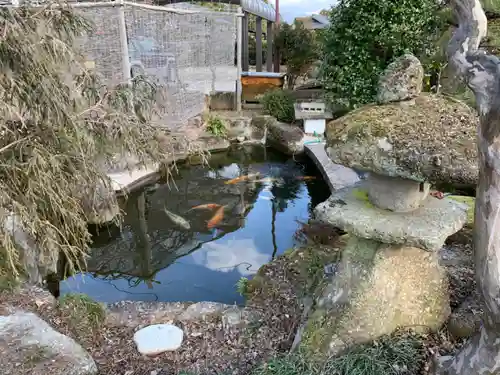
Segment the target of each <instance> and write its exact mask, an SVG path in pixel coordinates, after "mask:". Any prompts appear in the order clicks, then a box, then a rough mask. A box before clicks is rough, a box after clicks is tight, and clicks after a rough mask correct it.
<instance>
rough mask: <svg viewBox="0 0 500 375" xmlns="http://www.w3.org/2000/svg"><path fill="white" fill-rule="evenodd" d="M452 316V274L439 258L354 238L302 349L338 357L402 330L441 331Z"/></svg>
mask: <svg viewBox="0 0 500 375" xmlns="http://www.w3.org/2000/svg"><path fill="white" fill-rule="evenodd" d="M449 313H450V305H449V299H448V288H447V278H446V273H445V271H444V269H443V268H442V267H441V266H439V264H438V262H437V259H436V258H435V254H431V253H427V252H426V251H424V250H422V249H418V248H415V247H400V246H392V245H382V244H381V243H379V242H376V241H372V240H364V239H360V238H357V237H354V236H353V237H350V239H349V242H348V243H347V245H346V247H345V249H344V250H343V253H342V261H341V263H340V264H339V266H338V269H337V272H336V273H335V275H334V276H333V278H332V279H331V281H330V282H329V283H328V284H327V285H326V286H325V287H324V288H323V291H322V294H321V296H320V297H319V298H318V300H317V308H316V310H315V312H314V313H313V314H312V315H311V316H310V318H309V321H308V325H307V327H306V330H305V332H304V335H303V340H302V343H301V348H302V349H303V350H305V351H307V352H308V353H309V354H310V355H312V356H314V357H323V356H330V355H337V354H339V353H340V352H342V351H344V350H346V349H348V348H350V347H352V346H353V345H356V344H360V343H366V342H370V341H373V340H375V339H377V338H379V337H381V336H383V335H387V334H391V333H393V332H395V331H396V330H398V329H399V328H401V327H412V328H414V329H416V330H426V329H430V330H434V331H435V330H437V329H439V328H440V327H441V325H442V324H443V323H444V322H445V321H446V319H447V318H448V316H449Z"/></svg>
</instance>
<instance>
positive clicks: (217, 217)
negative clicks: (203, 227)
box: [207, 206, 226, 229]
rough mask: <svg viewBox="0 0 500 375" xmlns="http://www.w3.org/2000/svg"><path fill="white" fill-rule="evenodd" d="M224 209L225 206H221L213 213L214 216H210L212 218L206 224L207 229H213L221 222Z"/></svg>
mask: <svg viewBox="0 0 500 375" xmlns="http://www.w3.org/2000/svg"><path fill="white" fill-rule="evenodd" d="M225 208H226V206H222V207H220V208H219V209H218V210H217V211H215V214H214V216H212V218H211V219H210V220H209V221H208V223H207V228H208V229H212V228H214V227H215V226H216V225H217V224H219V223H220V222H221V221H222V219H224V209H225Z"/></svg>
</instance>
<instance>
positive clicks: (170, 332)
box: [134, 324, 184, 355]
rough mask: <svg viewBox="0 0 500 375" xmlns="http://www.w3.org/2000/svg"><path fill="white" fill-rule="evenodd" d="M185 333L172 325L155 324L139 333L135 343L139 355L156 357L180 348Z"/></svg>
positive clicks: (136, 334)
mask: <svg viewBox="0 0 500 375" xmlns="http://www.w3.org/2000/svg"><path fill="white" fill-rule="evenodd" d="M183 338H184V332H182V329H180V328H178V327H176V326H174V325H171V324H154V325H151V326H148V327H146V328H143V329H141V330H139V331H137V332H136V333H135V334H134V342H135V344H136V345H137V350H138V351H139V353H141V354H144V355H156V354H160V353H163V352H167V351H173V350H177V349H179V348H180V346H181V344H182V340H183Z"/></svg>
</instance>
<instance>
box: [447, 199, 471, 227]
mask: <svg viewBox="0 0 500 375" xmlns="http://www.w3.org/2000/svg"><path fill="white" fill-rule="evenodd" d="M448 198H450V199H453V200H454V201H457V202H461V203H465V204H466V205H467V206H468V207H469V208H468V210H467V225H468V226H472V225H474V209H475V206H476V198H474V197H467V196H464V195H450V196H449V197H448Z"/></svg>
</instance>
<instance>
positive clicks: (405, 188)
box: [367, 173, 430, 212]
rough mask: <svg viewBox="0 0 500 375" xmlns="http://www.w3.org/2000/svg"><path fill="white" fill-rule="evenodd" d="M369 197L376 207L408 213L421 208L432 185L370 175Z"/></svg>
mask: <svg viewBox="0 0 500 375" xmlns="http://www.w3.org/2000/svg"><path fill="white" fill-rule="evenodd" d="M367 187H368V197H369V198H370V202H372V203H373V204H374V205H375V206H377V207H380V208H383V209H386V210H391V211H394V212H408V211H413V210H415V209H417V208H418V207H420V205H421V204H422V202H423V201H424V200H425V199H426V198H427V197H428V195H429V191H430V184H428V183H420V182H416V181H413V180H407V179H401V178H397V177H387V176H381V175H379V174H376V173H370V175H369V176H368V178H367Z"/></svg>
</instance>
